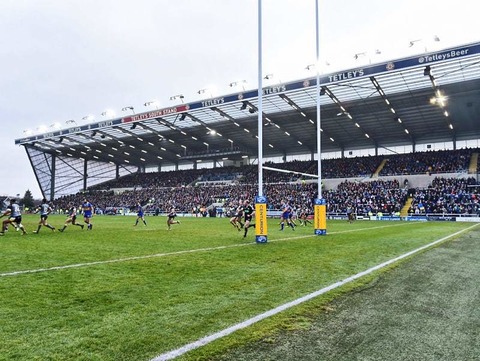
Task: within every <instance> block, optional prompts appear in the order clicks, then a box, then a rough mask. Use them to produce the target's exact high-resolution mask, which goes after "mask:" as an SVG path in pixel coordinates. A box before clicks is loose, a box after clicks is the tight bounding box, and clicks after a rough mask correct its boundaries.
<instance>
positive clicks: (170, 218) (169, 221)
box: [167, 207, 180, 230]
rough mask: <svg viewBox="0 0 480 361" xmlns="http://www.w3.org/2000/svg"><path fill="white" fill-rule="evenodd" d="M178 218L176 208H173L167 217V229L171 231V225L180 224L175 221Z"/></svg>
mask: <svg viewBox="0 0 480 361" xmlns="http://www.w3.org/2000/svg"><path fill="white" fill-rule="evenodd" d="M176 216H177V213H176V212H175V208H174V207H172V209H171V210H170V212H169V213H168V215H167V227H168V228H167V229H168V230H170V229H171V227H170V226H171V225H172V224H180V221H176V220H175V217H176Z"/></svg>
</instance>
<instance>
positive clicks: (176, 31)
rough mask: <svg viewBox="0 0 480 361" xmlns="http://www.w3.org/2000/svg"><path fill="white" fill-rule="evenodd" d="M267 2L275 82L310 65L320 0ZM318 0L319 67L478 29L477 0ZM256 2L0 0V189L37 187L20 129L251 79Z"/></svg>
mask: <svg viewBox="0 0 480 361" xmlns="http://www.w3.org/2000/svg"><path fill="white" fill-rule="evenodd" d="M262 3H263V7H262V9H263V74H271V73H273V74H274V77H273V83H279V82H285V81H290V80H296V79H300V78H304V77H307V76H310V75H311V76H313V74H309V73H308V72H307V71H306V70H305V67H306V66H307V65H308V64H312V63H314V62H315V57H316V53H315V51H316V50H315V44H316V43H315V0H263V1H262ZM319 4H320V39H321V40H320V44H321V45H320V54H321V55H320V58H321V63H322V64H325V62H326V61H328V62H329V63H330V66H328V67H327V66H325V68H324V69H323V70H322V71H323V72H326V73H327V72H331V71H336V70H343V69H347V68H351V67H355V66H358V65H362V63H363V64H367V63H368V62H369V61H371V62H373V63H375V62H378V61H384V60H392V59H396V58H399V57H404V56H408V55H413V54H417V53H421V52H423V51H425V48H427V49H428V51H432V50H436V49H440V48H446V47H450V46H455V45H462V44H466V43H470V42H475V41H479V40H480V36H479V35H478V33H479V31H478V26H477V22H478V14H479V10H480V2H478V1H475V0H457V1H455V2H452V1H448V2H447V1H442V0H435V1H433V0H415V1H413V0H403V1H395V2H394V1H391V0H361V1H360V0H329V1H327V0H319ZM257 9H258V5H257V0H0V45H1V47H0V69H1V76H0V91H1V93H0V120H1V129H2V131H1V132H0V147H1V150H2V152H1V153H2V161H1V167H0V179H1V183H0V194H4V195H16V194H20V195H21V196H22V197H23V195H24V193H25V191H26V190H27V189H30V190H31V191H32V193H33V196H34V197H36V198H40V197H41V193H40V189H39V187H38V185H37V182H36V179H35V177H34V174H33V170H32V168H31V165H30V163H29V161H28V157H27V155H26V152H25V150H24V148H23V147H21V146H16V145H15V144H14V140H15V139H18V138H21V137H23V131H24V130H26V129H33V130H35V129H36V128H38V127H40V126H41V125H46V126H49V125H51V124H53V123H55V122H59V123H62V124H65V121H66V120H69V119H74V120H76V122H77V123H78V124H81V123H82V118H83V117H84V116H86V115H89V114H92V115H94V116H95V118H96V120H98V121H99V120H101V119H102V117H101V115H100V114H101V113H102V112H103V111H104V110H106V109H113V110H114V111H115V112H116V114H117V115H121V109H122V108H123V107H125V106H133V107H135V111H136V112H137V113H139V112H142V111H145V110H148V109H146V108H145V107H144V106H143V104H144V103H145V102H146V101H151V100H154V99H156V100H158V101H159V103H160V106H162V107H163V106H171V105H175V104H176V103H175V102H172V101H170V100H169V98H170V96H172V95H176V94H183V95H184V96H185V101H186V102H191V101H196V100H199V99H200V97H201V96H200V95H198V94H197V91H198V90H199V89H203V88H207V87H215V88H216V93H214V95H215V94H216V95H221V94H229V93H232V92H234V90H232V88H230V87H229V85H228V84H229V83H231V82H233V81H238V80H246V81H247V84H246V88H247V89H253V88H256V87H257V79H258V73H257V69H258V67H257V48H258V45H257V38H258V37H257V34H258V33H257V19H258V14H257ZM434 35H437V36H438V37H439V38H440V40H441V41H440V42H434V41H433V37H434ZM417 39H422V40H421V41H419V42H416V43H415V46H414V47H411V48H410V47H408V43H409V41H411V40H417ZM376 49H379V50H381V52H382V53H381V54H380V55H376V54H375V50H376ZM364 52H365V53H366V56H361V57H360V58H359V59H358V60H357V61H355V60H354V58H353V56H354V54H356V53H364ZM269 84H271V83H267V82H266V81H265V83H264V85H269ZM203 96H204V95H203Z"/></svg>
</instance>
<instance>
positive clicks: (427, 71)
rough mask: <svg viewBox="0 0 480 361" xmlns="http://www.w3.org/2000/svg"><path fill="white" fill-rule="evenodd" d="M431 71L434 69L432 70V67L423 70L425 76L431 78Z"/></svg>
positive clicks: (428, 66)
mask: <svg viewBox="0 0 480 361" xmlns="http://www.w3.org/2000/svg"><path fill="white" fill-rule="evenodd" d="M431 70H432V69H431V68H430V65H427V66H426V67H425V69H424V70H423V75H424V76H430V75H431Z"/></svg>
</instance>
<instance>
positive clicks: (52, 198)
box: [49, 154, 57, 201]
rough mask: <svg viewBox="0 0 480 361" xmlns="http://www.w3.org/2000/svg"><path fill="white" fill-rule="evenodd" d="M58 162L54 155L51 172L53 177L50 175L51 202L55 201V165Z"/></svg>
mask: <svg viewBox="0 0 480 361" xmlns="http://www.w3.org/2000/svg"><path fill="white" fill-rule="evenodd" d="M56 161H57V156H56V155H55V154H52V170H51V175H50V199H49V200H50V201H53V200H54V199H55V171H56V168H55V163H56Z"/></svg>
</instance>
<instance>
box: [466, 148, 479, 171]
mask: <svg viewBox="0 0 480 361" xmlns="http://www.w3.org/2000/svg"><path fill="white" fill-rule="evenodd" d="M477 164H478V153H477V152H474V153H472V156H471V157H470V165H469V166H468V174H477Z"/></svg>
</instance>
